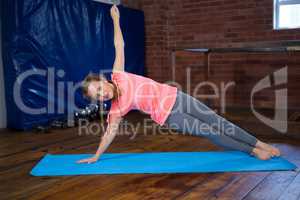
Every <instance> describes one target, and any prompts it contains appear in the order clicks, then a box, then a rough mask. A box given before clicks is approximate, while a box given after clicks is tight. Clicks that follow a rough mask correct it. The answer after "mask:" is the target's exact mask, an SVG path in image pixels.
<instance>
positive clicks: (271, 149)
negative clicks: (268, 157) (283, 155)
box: [256, 141, 280, 156]
mask: <svg viewBox="0 0 300 200" xmlns="http://www.w3.org/2000/svg"><path fill="white" fill-rule="evenodd" d="M256 147H258V148H260V149H262V150H265V151H268V152H270V153H271V154H272V156H280V150H279V149H278V148H276V147H273V146H271V145H269V144H267V143H264V142H261V141H257V143H256Z"/></svg>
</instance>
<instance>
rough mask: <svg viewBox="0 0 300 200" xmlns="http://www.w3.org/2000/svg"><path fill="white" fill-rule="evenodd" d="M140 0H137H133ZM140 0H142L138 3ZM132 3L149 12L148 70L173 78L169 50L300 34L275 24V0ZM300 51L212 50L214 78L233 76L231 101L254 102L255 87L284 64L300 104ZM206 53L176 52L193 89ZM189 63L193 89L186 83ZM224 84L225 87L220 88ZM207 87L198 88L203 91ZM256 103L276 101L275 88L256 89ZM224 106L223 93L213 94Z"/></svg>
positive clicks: (179, 73) (179, 74)
mask: <svg viewBox="0 0 300 200" xmlns="http://www.w3.org/2000/svg"><path fill="white" fill-rule="evenodd" d="M133 2H135V3H133ZM137 2H138V3H137ZM127 4H128V5H129V6H130V5H133V4H134V6H135V7H136V8H140V9H142V10H143V11H144V12H145V24H146V27H145V29H146V69H147V75H148V76H149V77H151V78H153V79H155V80H158V81H161V82H164V81H167V80H170V79H171V56H170V52H171V51H170V50H171V49H173V48H181V47H232V46H233V47H234V46H241V45H242V44H243V43H248V42H263V41H280V40H295V39H298V40H300V29H294V30H273V19H272V17H273V1H272V0H248V1H239V0H226V1H224V0H203V1H199V0H164V1H161V0H140V1H133V0H132V1H129V0H127ZM299 57H300V53H291V54H286V53H265V54H255V53H251V54H246V53H229V54H212V55H211V58H210V60H211V75H210V77H209V80H210V81H211V82H213V83H216V84H217V85H220V84H221V83H222V82H224V83H225V84H226V83H229V82H234V83H235V86H232V87H230V88H229V89H228V91H227V94H226V103H227V105H228V106H239V107H249V105H250V102H249V100H250V93H251V89H252V88H253V86H254V85H255V83H257V82H258V81H259V80H260V79H262V78H264V77H265V76H266V75H268V74H271V73H272V72H273V71H275V70H276V69H280V68H282V67H284V66H285V65H288V67H289V77H288V79H289V83H288V89H289V101H288V102H289V107H290V108H294V107H299V105H298V99H299V97H300V96H299V94H298V92H297V91H298V89H299V87H298V85H299V84H298V81H299V75H300V58H299ZM203 60H204V57H203V55H201V54H195V53H186V52H177V53H176V81H177V82H178V83H180V84H181V85H183V90H185V91H188V90H189V91H193V89H194V88H195V87H196V86H197V84H198V83H200V82H201V81H203V80H204V78H205V76H204V74H205V68H204V66H203V65H202V63H203ZM187 68H190V72H191V74H190V77H191V89H188V88H187V83H186V81H187V80H186V79H187V75H186V73H187V71H186V69H187ZM219 89H220V88H219ZM201 92H202V93H203V92H208V91H207V90H203V89H202V90H199V93H201ZM254 102H255V105H256V106H259V107H267V108H271V107H273V106H274V92H273V91H272V90H264V91H262V92H260V93H259V94H257V95H256V97H255V101H254ZM213 103H214V105H215V106H220V99H215V100H213Z"/></svg>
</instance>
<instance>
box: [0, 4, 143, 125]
mask: <svg viewBox="0 0 300 200" xmlns="http://www.w3.org/2000/svg"><path fill="white" fill-rule="evenodd" d="M1 4H2V6H1V7H2V12H1V13H2V41H3V42H2V44H3V61H4V78H5V93H6V105H7V119H8V120H7V121H8V127H9V128H16V129H22V130H25V129H30V128H32V127H35V126H37V125H40V124H47V123H48V122H50V121H51V120H53V119H57V118H61V117H65V116H66V112H67V105H68V104H69V102H70V100H69V99H68V98H67V97H68V95H69V94H68V92H67V88H68V85H67V83H68V82H74V84H76V83H78V82H80V81H81V80H82V79H83V78H84V77H85V76H86V75H87V74H88V73H89V72H90V71H92V72H95V73H97V72H99V71H100V70H106V69H108V70H110V69H111V68H112V65H113V61H114V56H115V55H114V54H115V52H114V44H113V23H112V19H111V17H110V12H109V10H110V7H111V6H110V5H108V4H103V3H99V2H94V1H92V0H34V1H33V0H4V1H1ZM119 9H120V13H121V28H122V30H123V34H124V40H125V54H126V55H125V56H126V63H125V65H126V67H125V68H126V71H128V72H132V73H135V74H139V75H144V15H143V12H142V11H139V10H135V9H129V8H125V7H123V6H119ZM28 70H30V72H33V73H32V75H30V76H27V78H26V79H24V81H23V82H22V84H20V83H21V79H19V82H18V81H16V80H17V78H18V77H19V78H20V77H22V76H24V72H28ZM41 70H42V71H41ZM45 70H46V72H47V74H46V75H45V74H43V72H44V71H45ZM62 70H63V71H62ZM38 72H39V73H40V74H35V73H38ZM51 73H52V74H54V79H53V80H50V79H49V77H50V74H51ZM107 77H108V78H110V75H109V74H107ZM48 79H49V80H48ZM49 82H53V83H54V88H53V89H52V88H50V87H48V83H49ZM62 85H63V86H64V87H62ZM16 86H20V93H19V94H20V98H21V103H24V105H20V106H19V105H17V104H16V101H15V99H18V92H17V91H16V90H15V89H14V87H16ZM58 88H62V89H61V91H62V92H61V93H60V94H59V95H58V91H59V90H58ZM14 95H15V97H16V98H14ZM75 103H76V105H77V106H78V107H84V106H85V105H86V104H87V103H88V102H87V101H86V100H85V99H84V98H83V97H82V96H81V93H80V90H77V92H76V94H75ZM25 106H26V107H30V108H36V109H38V108H45V107H46V108H47V109H46V110H47V111H50V112H52V111H53V110H54V112H52V113H40V114H33V113H26V112H27V111H25V110H24V109H21V108H24V107H25ZM61 110H63V111H61Z"/></svg>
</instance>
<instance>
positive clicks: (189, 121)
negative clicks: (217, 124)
mask: <svg viewBox="0 0 300 200" xmlns="http://www.w3.org/2000/svg"><path fill="white" fill-rule="evenodd" d="M166 124H167V125H168V127H170V128H172V129H175V130H177V131H180V132H183V134H189V135H197V136H204V137H206V138H208V139H210V140H211V141H212V142H213V143H214V144H216V145H218V146H221V147H223V148H225V149H231V150H239V151H243V152H246V153H252V152H253V149H254V147H253V146H250V145H248V144H245V143H243V142H239V141H237V140H234V139H233V138H231V137H229V136H227V135H224V134H220V133H219V132H218V131H216V130H213V129H212V128H211V127H210V126H209V125H208V124H206V123H203V122H202V121H200V120H199V119H197V118H195V117H193V116H191V115H188V114H186V113H180V112H174V113H171V114H170V115H169V117H168V118H167V120H166Z"/></svg>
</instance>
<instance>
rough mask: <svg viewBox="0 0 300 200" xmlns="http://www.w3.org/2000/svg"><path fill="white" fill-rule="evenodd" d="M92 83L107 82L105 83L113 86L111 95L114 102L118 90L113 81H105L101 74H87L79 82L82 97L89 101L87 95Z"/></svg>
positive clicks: (118, 93) (117, 95) (118, 92)
mask: <svg viewBox="0 0 300 200" xmlns="http://www.w3.org/2000/svg"><path fill="white" fill-rule="evenodd" d="M94 81H95V82H98V81H107V82H109V83H111V84H112V85H113V93H114V96H113V98H112V100H115V99H117V98H118V97H119V95H120V91H118V90H119V89H118V87H117V85H116V84H115V83H114V82H113V81H111V80H107V79H106V77H105V76H104V75H103V74H94V73H89V74H88V75H87V76H86V77H85V78H84V79H83V81H82V82H81V90H82V94H83V96H84V97H86V98H88V99H90V96H89V95H88V89H89V86H90V84H91V83H92V82H94Z"/></svg>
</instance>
